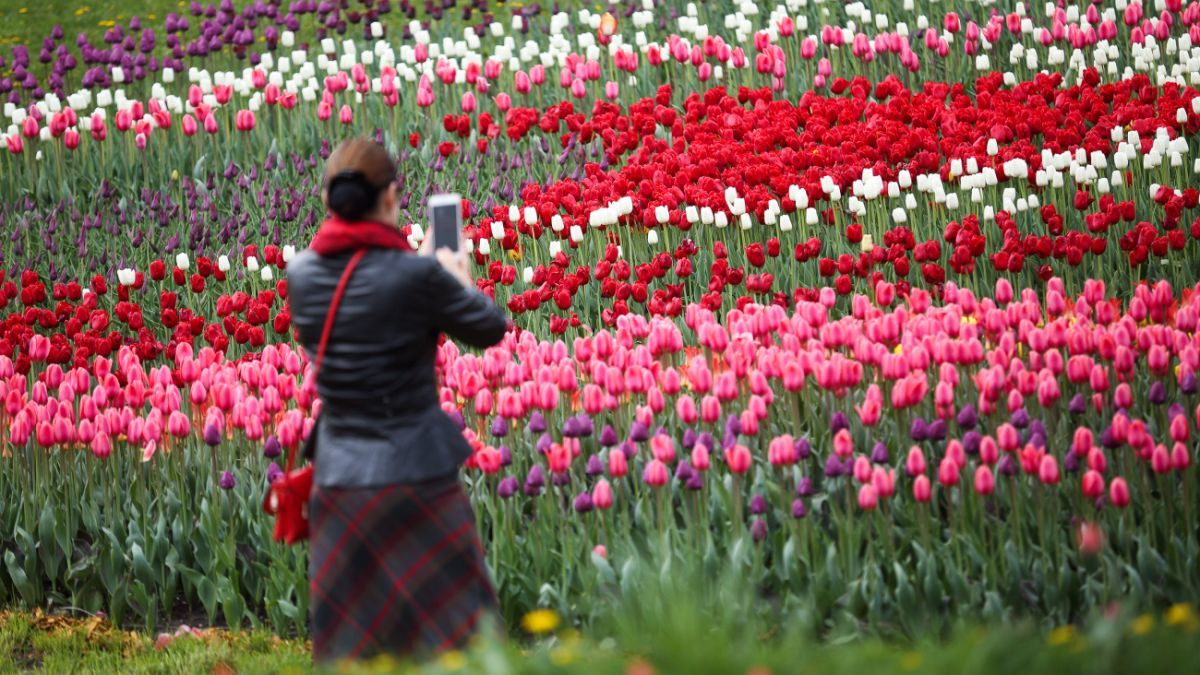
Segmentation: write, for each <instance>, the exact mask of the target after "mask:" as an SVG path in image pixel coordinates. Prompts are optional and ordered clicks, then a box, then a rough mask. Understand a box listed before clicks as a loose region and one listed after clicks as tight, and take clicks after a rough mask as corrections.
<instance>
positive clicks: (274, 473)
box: [267, 462, 283, 484]
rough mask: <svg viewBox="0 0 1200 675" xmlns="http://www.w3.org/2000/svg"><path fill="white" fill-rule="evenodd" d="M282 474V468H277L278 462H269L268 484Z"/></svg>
mask: <svg viewBox="0 0 1200 675" xmlns="http://www.w3.org/2000/svg"><path fill="white" fill-rule="evenodd" d="M282 475H283V469H281V468H279V465H278V464H276V463H275V462H271V463H270V464H268V465H267V483H268V484H270V483H274V482H275V481H276V480H277V479H278V478H279V477H280V476H282Z"/></svg>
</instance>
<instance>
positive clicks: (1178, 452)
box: [1171, 442, 1192, 472]
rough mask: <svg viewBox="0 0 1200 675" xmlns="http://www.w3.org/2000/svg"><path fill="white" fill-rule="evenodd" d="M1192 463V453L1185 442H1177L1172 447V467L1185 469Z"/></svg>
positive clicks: (1178, 469) (1177, 469)
mask: <svg viewBox="0 0 1200 675" xmlns="http://www.w3.org/2000/svg"><path fill="white" fill-rule="evenodd" d="M1191 465H1192V455H1191V453H1190V452H1188V449H1187V446H1186V445H1184V444H1183V443H1179V442H1177V443H1175V445H1174V446H1172V447H1171V467H1172V468H1174V469H1175V470H1176V471H1180V472H1182V471H1184V470H1186V469H1187V468H1188V467H1189V466H1191Z"/></svg>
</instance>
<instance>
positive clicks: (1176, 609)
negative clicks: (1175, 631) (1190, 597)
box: [1163, 602, 1200, 631]
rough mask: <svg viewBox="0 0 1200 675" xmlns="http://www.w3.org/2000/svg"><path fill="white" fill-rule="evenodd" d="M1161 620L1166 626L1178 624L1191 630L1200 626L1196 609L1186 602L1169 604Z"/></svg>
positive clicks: (1199, 618)
mask: <svg viewBox="0 0 1200 675" xmlns="http://www.w3.org/2000/svg"><path fill="white" fill-rule="evenodd" d="M1163 621H1164V622H1165V623H1166V624H1167V625H1168V626H1180V627H1183V628H1186V629H1188V630H1192V631H1194V630H1196V629H1197V628H1200V617H1197V616H1196V610H1195V609H1194V608H1193V607H1192V606H1191V605H1190V604H1188V603H1186V602H1181V603H1179V604H1175V605H1171V607H1170V608H1169V609H1168V610H1167V613H1166V615H1165V616H1164V617H1163Z"/></svg>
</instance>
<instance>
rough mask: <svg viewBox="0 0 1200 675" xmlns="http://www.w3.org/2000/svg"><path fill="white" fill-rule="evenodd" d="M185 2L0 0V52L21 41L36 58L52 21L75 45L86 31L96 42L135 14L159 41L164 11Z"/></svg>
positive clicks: (239, 1)
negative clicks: (115, 24) (77, 36)
mask: <svg viewBox="0 0 1200 675" xmlns="http://www.w3.org/2000/svg"><path fill="white" fill-rule="evenodd" d="M247 4H250V2H249V1H248V0H236V2H234V6H236V7H242V6H245V5H247ZM188 5H189V3H187V2H182V1H178V0H92V1H90V2H89V1H88V0H84V1H83V2H78V1H75V2H72V1H71V0H36V1H35V0H0V53H3V54H5V55H6V56H7V51H8V50H7V49H2V48H4V47H9V46H11V45H14V44H24V45H26V46H28V47H29V51H30V54H31V56H33V57H34V58H35V59H36V57H37V50H38V49H40V48H41V41H42V39H43V38H46V37H49V36H50V30H51V29H52V28H54V25H55V24H59V25H61V26H62V27H63V33H64V36H65V37H64V40H65V41H66V42H67V43H68V44H70V45H71V47H72V49H74V46H75V35H76V34H78V33H80V32H85V33H87V34H88V35H90V36H91V37H92V40H93V42H96V41H97V40H98V39H99V38H100V37H101V36H102V35H103V34H104V31H105V30H107V29H108V28H110V27H111V26H112V25H113V23H114V22H118V23H125V22H126V21H128V20H129V19H130V18H132V17H134V16H136V17H138V18H140V19H141V20H142V25H143V26H148V27H152V28H154V29H155V31H156V32H158V34H159V42H160V43H161V42H162V41H163V40H164V39H165V38H166V36H165V34H163V32H162V31H161V28H162V24H163V22H164V21H166V18H167V13H168V12H176V13H181V14H187V9H188ZM187 16H188V19H189V20H192V17H191V15H190V14H187Z"/></svg>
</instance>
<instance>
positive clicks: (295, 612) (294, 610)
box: [275, 600, 300, 620]
mask: <svg viewBox="0 0 1200 675" xmlns="http://www.w3.org/2000/svg"><path fill="white" fill-rule="evenodd" d="M275 606H276V607H278V608H279V611H281V612H283V615H284V616H286V617H287V618H289V619H293V620H295V619H299V618H300V609H299V608H298V607H296V606H295V605H293V604H292V603H290V602H288V601H287V600H278V601H276V603H275Z"/></svg>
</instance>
